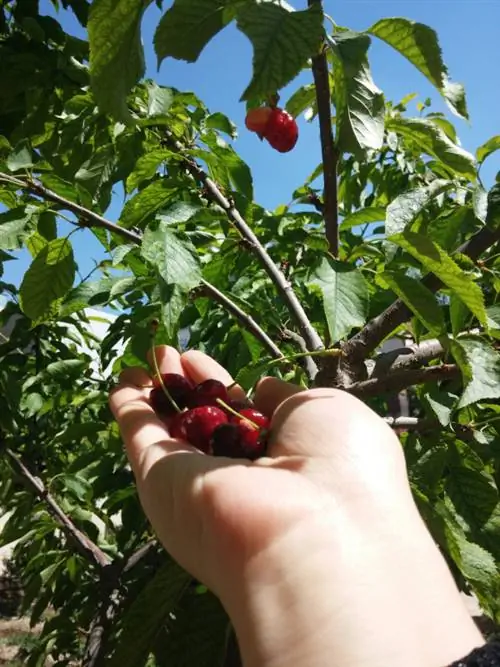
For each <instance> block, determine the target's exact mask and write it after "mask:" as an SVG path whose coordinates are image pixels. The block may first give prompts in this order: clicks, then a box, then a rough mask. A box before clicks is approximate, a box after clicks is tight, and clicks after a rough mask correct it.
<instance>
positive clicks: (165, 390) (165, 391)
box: [151, 334, 182, 412]
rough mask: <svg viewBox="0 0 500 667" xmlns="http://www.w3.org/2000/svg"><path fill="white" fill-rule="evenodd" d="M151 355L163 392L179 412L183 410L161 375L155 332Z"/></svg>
mask: <svg viewBox="0 0 500 667" xmlns="http://www.w3.org/2000/svg"><path fill="white" fill-rule="evenodd" d="M151 356H152V357H153V366H154V370H155V374H156V377H157V378H158V381H159V383H160V386H161V388H162V389H163V392H164V394H165V396H166V397H167V398H168V400H169V401H170V403H172V405H173V406H174V408H175V410H177V412H182V410H181V409H180V407H179V406H178V405H177V403H176V402H175V401H174V399H173V398H172V395H171V394H170V392H169V390H168V389H167V388H166V386H165V383H164V382H163V378H162V376H161V373H160V369H159V368H158V360H157V358H156V348H155V339H154V334H153V336H152V341H151Z"/></svg>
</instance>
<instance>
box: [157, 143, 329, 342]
mask: <svg viewBox="0 0 500 667" xmlns="http://www.w3.org/2000/svg"><path fill="white" fill-rule="evenodd" d="M166 137H167V140H168V141H169V143H170V144H171V145H172V146H173V147H174V148H175V149H176V150H177V151H179V152H180V153H181V154H182V152H183V151H184V147H183V146H182V144H181V143H180V142H179V141H177V140H176V139H175V138H174V137H173V136H172V134H171V133H170V132H168V131H167V132H166ZM184 164H185V167H186V169H187V170H188V171H189V173H190V174H191V176H192V177H193V178H194V179H195V180H196V181H197V182H199V183H202V184H203V187H204V190H205V192H206V193H207V195H208V196H209V197H210V198H211V199H212V201H214V202H216V203H217V204H218V205H219V206H220V207H221V208H222V209H223V210H224V212H225V214H226V216H227V217H228V219H229V220H230V221H231V223H232V224H233V225H234V226H235V228H236V229H237V230H238V232H239V233H240V234H241V236H242V238H243V239H244V240H245V241H246V243H247V245H248V246H249V248H250V249H251V251H252V252H253V254H254V255H255V257H256V258H257V259H258V260H259V262H260V264H261V265H262V267H263V268H264V270H265V271H266V273H267V275H268V276H269V278H270V279H271V281H272V282H273V283H274V286H275V287H276V290H277V291H278V293H279V294H280V295H281V297H282V299H283V301H284V302H285V303H286V304H287V307H288V310H289V312H290V315H291V316H292V317H293V318H294V320H295V322H296V323H297V325H298V327H299V329H300V333H301V334H302V336H303V337H304V339H305V341H306V343H307V347H308V350H310V351H313V350H320V349H322V348H323V347H324V345H323V342H322V340H321V338H320V336H319V334H318V332H317V331H316V329H315V328H314V327H313V325H312V324H311V322H310V320H309V318H308V316H307V314H306V312H305V310H304V308H303V307H302V304H301V303H300V301H299V299H298V297H297V295H296V294H295V292H294V290H293V287H292V285H291V283H290V282H289V281H288V280H287V279H286V276H285V275H284V274H283V272H282V271H280V269H279V268H278V266H277V265H276V264H275V263H274V262H273V260H272V259H271V257H270V256H269V254H268V252H267V250H266V249H265V248H264V246H263V245H262V243H261V242H260V241H259V239H258V238H257V236H256V235H255V234H254V232H253V231H252V229H251V228H250V227H249V226H248V224H247V223H246V222H245V220H244V219H243V217H242V215H241V213H240V212H239V211H238V209H237V208H236V207H235V205H234V204H233V202H231V201H229V199H227V197H225V196H224V195H223V194H222V192H221V191H220V189H219V188H218V187H217V185H216V184H215V183H214V181H212V179H211V178H209V176H208V174H207V173H206V172H205V171H204V170H203V169H202V168H201V167H200V166H199V165H198V164H197V163H196V162H195V161H194V160H192V159H190V158H187V157H186V158H185V159H184Z"/></svg>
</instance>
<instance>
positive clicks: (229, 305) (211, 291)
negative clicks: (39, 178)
mask: <svg viewBox="0 0 500 667" xmlns="http://www.w3.org/2000/svg"><path fill="white" fill-rule="evenodd" d="M1 180H4V181H5V182H7V183H12V185H15V186H16V187H18V188H21V189H22V190H27V191H28V192H32V193H33V194H36V195H38V196H40V197H42V198H43V199H46V200H47V201H52V202H54V203H57V204H58V205H59V206H61V207H62V208H63V209H65V210H67V211H71V212H72V213H74V214H75V215H78V217H79V218H80V219H81V220H83V221H84V222H85V223H86V226H88V227H101V228H104V229H107V230H108V231H110V232H112V233H113V234H117V235H118V236H121V237H122V238H125V239H127V240H128V241H131V242H132V243H136V244H137V245H140V243H141V241H142V238H141V235H140V234H137V233H136V232H133V231H131V230H129V229H125V227H120V226H119V225H117V224H116V223H114V222H111V221H110V220H107V219H106V218H103V217H101V216H100V215H97V213H93V212H92V211H89V210H88V209H86V208H84V207H83V206H80V205H79V204H75V202H72V201H70V200H69V199H65V198H64V197H61V196H60V195H58V194H56V193H55V192H52V190H49V189H47V188H46V187H44V186H43V185H41V184H40V183H36V182H35V181H32V180H31V181H24V180H21V179H19V178H14V177H13V176H9V175H8V174H3V173H0V181H1ZM201 283H202V285H203V287H204V289H205V291H206V292H207V294H208V295H209V296H211V297H212V298H213V299H214V300H215V301H217V302H219V303H220V304H221V305H223V306H224V308H225V309H226V310H227V311H228V312H229V313H231V315H233V317H235V319H237V320H238V321H239V322H241V323H242V324H243V325H244V326H245V328H246V329H247V330H248V331H249V332H250V333H251V334H253V335H254V336H255V337H256V338H257V340H259V341H260V342H261V343H262V344H263V345H264V347H266V348H267V349H268V350H269V352H270V353H271V355H272V356H273V357H274V358H276V359H278V358H281V357H282V356H283V355H282V354H281V352H280V350H279V348H278V347H277V346H276V344H275V343H273V341H272V340H271V339H270V338H269V336H268V335H267V334H266V332H265V331H264V330H263V329H261V327H259V325H258V324H257V322H256V321H255V320H254V319H253V318H252V317H251V316H250V315H247V314H246V313H245V312H244V311H243V310H242V309H241V308H240V307H239V306H237V305H236V304H235V303H234V302H233V301H231V299H229V298H228V297H227V296H225V295H224V294H222V292H220V291H219V290H218V289H217V288H216V287H214V285H212V284H211V283H209V282H207V281H206V280H202V281H201Z"/></svg>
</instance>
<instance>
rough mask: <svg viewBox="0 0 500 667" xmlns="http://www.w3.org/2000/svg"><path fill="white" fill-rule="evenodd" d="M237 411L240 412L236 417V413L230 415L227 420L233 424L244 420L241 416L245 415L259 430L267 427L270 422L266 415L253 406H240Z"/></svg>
mask: <svg viewBox="0 0 500 667" xmlns="http://www.w3.org/2000/svg"><path fill="white" fill-rule="evenodd" d="M239 413H240V416H239V417H237V416H236V415H231V418H230V420H229V421H231V422H234V423H235V424H240V423H241V422H242V421H244V420H242V417H246V418H247V419H248V420H250V421H251V422H253V423H254V424H255V425H256V426H258V427H259V429H260V430H263V429H266V430H267V429H269V424H270V422H269V418H268V417H266V415H263V414H262V412H259V411H258V410H256V409H255V408H248V407H246V408H242V409H241V410H240V411H239ZM254 430H255V429H254Z"/></svg>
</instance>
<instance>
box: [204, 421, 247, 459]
mask: <svg viewBox="0 0 500 667" xmlns="http://www.w3.org/2000/svg"><path fill="white" fill-rule="evenodd" d="M210 444H211V447H212V453H213V455H214V456H227V457H228V458H230V459H239V458H243V457H244V454H243V450H242V448H241V435H240V429H239V427H238V425H237V424H231V423H227V424H220V426H217V428H216V429H215V431H214V432H213V435H212V441H211V443H210Z"/></svg>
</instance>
